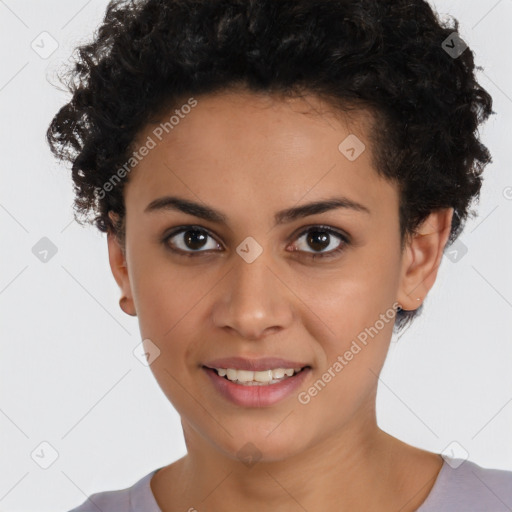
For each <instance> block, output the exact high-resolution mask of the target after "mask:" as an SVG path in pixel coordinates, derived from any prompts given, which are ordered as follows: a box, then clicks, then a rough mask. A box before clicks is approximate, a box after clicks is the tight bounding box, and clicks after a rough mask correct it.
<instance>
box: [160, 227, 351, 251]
mask: <svg viewBox="0 0 512 512" xmlns="http://www.w3.org/2000/svg"><path fill="white" fill-rule="evenodd" d="M187 231H199V232H201V233H205V234H206V235H207V236H209V237H210V238H213V239H214V240H215V237H213V236H212V235H211V234H210V232H209V231H208V230H207V229H205V228H202V227H199V226H193V225H190V226H181V227H180V228H177V229H175V230H173V231H172V232H171V233H168V234H166V235H165V236H164V237H163V238H162V240H161V242H162V243H163V244H164V246H165V247H166V249H168V250H169V251H171V252H172V253H174V254H177V255H178V256H184V257H189V258H190V257H196V256H200V255H201V254H203V253H208V252H209V251H201V250H198V251H193V252H188V251H182V250H181V249H174V248H172V247H171V246H170V244H169V240H170V239H171V238H173V237H175V236H176V235H179V234H182V233H186V232H187ZM313 231H321V232H322V233H327V234H329V235H334V236H335V237H337V238H339V239H340V240H341V242H342V243H341V244H340V245H339V246H338V247H337V248H336V249H333V250H331V251H329V252H327V253H310V252H307V251H306V252H305V254H306V257H307V258H310V259H312V260H315V259H317V258H319V259H330V258H334V257H336V256H337V255H338V254H339V253H341V252H342V251H344V250H345V248H346V246H348V245H350V240H349V238H348V237H347V236H346V235H344V234H343V233H340V232H339V231H337V230H334V229H332V228H330V227H327V226H322V225H317V224H315V225H313V226H308V228H307V229H305V230H303V231H301V233H300V234H299V235H297V237H296V239H299V238H301V237H302V236H303V235H305V234H308V233H310V232H313ZM217 243H218V242H217ZM293 252H297V253H300V252H304V251H299V250H297V251H293Z"/></svg>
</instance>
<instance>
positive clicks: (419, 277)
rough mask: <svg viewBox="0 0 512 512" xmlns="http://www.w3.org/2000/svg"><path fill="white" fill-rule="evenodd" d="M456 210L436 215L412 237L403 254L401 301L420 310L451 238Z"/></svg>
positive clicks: (398, 298)
mask: <svg viewBox="0 0 512 512" xmlns="http://www.w3.org/2000/svg"><path fill="white" fill-rule="evenodd" d="M452 217H453V208H444V209H439V210H436V211H434V212H432V213H431V214H430V215H429V216H428V217H427V218H426V219H425V221H424V222H423V223H422V224H421V226H419V227H418V229H417V230H416V233H415V234H414V235H411V237H410V240H409V241H408V243H407V245H406V247H405V249H404V254H403V259H402V273H401V278H400V286H399V290H398V296H397V302H398V303H399V304H400V306H401V308H402V309H404V310H406V311H410V310H414V309H417V308H418V307H419V306H420V305H421V304H422V302H423V300H424V299H425V297H426V295H427V294H428V292H429V291H430V289H431V288H432V286H433V285H434V283H435V280H436V277H437V272H438V269H439V266H440V264H441V260H442V257H443V251H444V248H445V246H446V242H447V241H448V238H449V236H450V231H451V224H452Z"/></svg>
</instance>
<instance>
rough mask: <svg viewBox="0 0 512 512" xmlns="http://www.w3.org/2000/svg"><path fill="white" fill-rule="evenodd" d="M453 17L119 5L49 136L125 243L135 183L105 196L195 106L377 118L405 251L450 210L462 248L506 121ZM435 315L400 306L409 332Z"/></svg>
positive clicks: (90, 202) (274, 0)
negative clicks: (286, 106) (298, 107)
mask: <svg viewBox="0 0 512 512" xmlns="http://www.w3.org/2000/svg"><path fill="white" fill-rule="evenodd" d="M447 18H448V21H441V20H440V17H439V15H438V14H437V13H435V12H434V11H433V9H432V8H431V6H430V5H429V4H428V3H427V2H425V1H423V0H140V1H137V0H114V1H111V2H110V3H109V4H108V6H107V9H106V13H105V17H104V20H103V22H102V24H101V25H100V26H99V28H98V29H97V30H96V31H95V34H94V38H93V40H92V42H89V43H87V44H83V45H81V46H79V47H78V48H77V49H76V58H75V60H74V62H73V66H72V67H71V68H70V69H69V70H68V71H67V74H66V77H65V78H64V79H63V78H62V77H61V81H62V82H63V83H64V84H65V86H66V87H67V89H68V91H69V92H71V93H72V98H71V100H70V101H69V103H67V104H66V105H64V106H63V107H62V108H61V109H60V110H59V111H58V113H57V114H56V115H55V117H54V118H53V120H52V121H51V124H50V126H49V128H48V131H47V134H46V137H47V141H48V143H49V145H50V148H51V150H52V152H53V154H54V155H55V156H57V157H58V158H60V159H64V160H67V161H68V162H70V163H71V164H72V177H73V182H74V189H75V194H76V197H75V205H74V207H75V219H76V220H77V222H79V223H82V222H81V221H80V218H79V217H80V216H81V217H85V220H86V221H87V222H91V223H94V224H95V225H96V226H97V228H98V229H99V230H100V231H102V232H113V233H115V234H116V236H118V237H119V239H120V240H122V241H123V243H124V229H125V228H124V218H125V207H124V200H123V184H124V183H126V180H127V179H128V177H126V178H124V180H123V181H122V182H121V183H119V185H118V186H115V187H111V190H109V192H108V193H105V191H104V190H105V189H104V188H103V187H104V185H105V183H106V182H108V181H109V179H111V177H112V176H113V175H114V173H115V172H116V170H118V169H119V167H120V166H122V165H123V163H125V162H127V160H128V159H129V157H130V151H132V150H133V142H134V139H135V137H136V136H137V134H138V133H139V132H140V131H141V130H142V129H143V128H144V127H145V126H146V124H147V123H148V122H152V120H153V119H155V118H158V116H160V115H161V114H162V112H165V111H166V109H169V110H167V112H170V110H171V109H172V108H173V107H176V106H178V105H179V102H180V101H182V100H183V98H186V97H190V96H192V95H195V96H197V95H201V94H213V93H214V92H216V91H223V90H227V91H229V90H233V89H235V88H237V87H243V88H245V89H246V90H248V91H250V92H254V93H268V94H281V95H287V96H288V97H291V96H294V95H295V96H299V95H301V94H303V93H306V94H311V93H312V94H315V95H317V96H318V97H319V98H321V99H324V100H326V101H328V102H329V104H330V105H332V106H333V107H334V108H335V109H337V111H339V112H345V113H348V111H349V110H354V109H355V110H357V109H366V110H367V111H369V112H370V113H371V114H372V119H374V120H375V121H374V124H373V127H372V130H371V134H370V139H371V141H372V143H373V147H372V155H373V159H374V165H375V168H376V171H377V172H378V174H379V175H380V176H383V177H386V178H387V179H389V180H392V181H393V182H394V183H396V184H397V185H398V190H399V197H400V210H399V220H400V232H401V237H402V248H403V244H404V242H405V239H406V236H409V235H411V234H413V233H414V230H415V229H416V228H417V227H418V226H419V225H420V223H421V222H422V221H423V220H425V219H426V217H427V216H428V215H429V214H430V213H431V212H432V211H434V210H436V209H440V208H446V207H453V208H454V215H453V220H452V226H451V232H450V237H449V240H448V244H447V246H448V245H451V243H453V242H454V241H455V239H456V238H457V237H458V236H459V234H460V232H461V231H462V229H463V227H464V224H465V221H466V218H467V217H468V214H471V215H474V212H473V211H471V210H470V206H471V203H472V201H473V200H475V199H478V198H479V194H480V188H481V184H482V177H481V174H482V171H483V169H484V167H485V166H486V165H487V164H488V163H489V162H491V156H490V153H489V151H488V149H487V148H486V146H484V145H483V144H482V143H481V142H480V140H479V136H478V126H479V124H480V123H482V122H483V121H485V120H486V119H487V118H488V117H489V116H490V115H491V114H494V113H495V112H493V110H492V98H491V96H490V95H489V94H488V92H487V91H485V90H484V89H483V88H482V87H481V86H480V85H479V84H478V83H477V81H476V78H475V69H481V68H480V67H476V66H475V64H474V55H473V53H472V51H471V49H470V48H467V46H466V45H465V43H464V41H463V40H462V38H461V37H460V36H459V34H458V28H459V23H458V21H457V20H456V19H454V18H453V17H452V16H450V17H447ZM110 211H111V212H113V213H115V214H117V216H114V218H116V217H117V219H118V221H116V220H112V219H111V218H110V217H109V215H108V213H109V212H110ZM91 212H92V213H93V214H94V216H93V218H91V217H90V213H91ZM421 310H422V306H420V308H418V309H417V310H413V311H406V310H402V309H399V310H398V313H397V317H396V320H395V327H398V329H399V330H400V329H401V328H402V327H404V326H405V325H406V324H408V323H409V322H410V320H412V318H413V317H414V316H416V315H417V314H418V313H420V312H421Z"/></svg>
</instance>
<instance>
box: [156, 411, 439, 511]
mask: <svg viewBox="0 0 512 512" xmlns="http://www.w3.org/2000/svg"><path fill="white" fill-rule="evenodd" d="M366 419H368V418H366ZM184 429H185V434H186V439H187V448H188V454H187V455H186V456H185V457H183V458H182V459H180V460H179V461H177V462H175V463H174V464H171V466H168V467H167V468H164V470H161V471H162V473H161V475H159V478H155V477H156V476H157V475H155V477H154V481H153V482H152V489H153V493H154V495H155V497H156V499H157V502H158V504H159V506H160V508H161V509H162V511H163V512H174V510H191V509H192V510H193V509H197V510H209V511H213V512H221V511H224V510H226V508H229V509H230V510H236V509H242V510H244V511H246V512H253V511H254V512H256V511H260V510H262V509H265V508H268V506H269V504H271V505H272V508H273V509H278V510H283V511H295V510H301V509H302V510H325V511H327V512H329V511H332V512H334V511H336V512H340V511H345V510H346V511H349V510H350V511H353V510H373V511H380V510H401V511H402V512H406V511H408V510H411V511H413V510H416V509H417V508H418V507H419V506H420V505H421V503H422V502H423V501H424V500H425V499H426V497H427V496H428V494H429V493H430V490H431V488H432V486H433V484H434V482H435V478H436V476H437V474H438V472H439V470H440V468H441V464H442V459H440V457H439V456H437V455H435V454H431V453H430V452H425V451H423V450H419V449H417V448H414V447H411V446H409V445H407V444H405V443H402V442H401V441H399V440H398V439H395V438H394V437H392V436H390V435H388V434H386V433H385V432H383V431H382V430H380V429H379V428H378V426H377V424H376V422H372V421H367V422H363V423H361V422H353V423H352V424H351V425H348V426H347V427H346V428H345V429H343V430H339V431H336V432H333V433H332V434H331V435H330V436H326V437H324V438H323V439H322V441H321V442H319V443H317V444H315V445H311V446H308V447H307V449H305V450H302V451H300V453H298V454H295V455H293V456H290V457H287V458H286V459H282V460H277V461H275V460H274V461H265V460H263V459H262V460H260V461H258V462H256V463H255V464H254V465H249V464H244V463H243V462H241V461H240V460H237V459H236V458H232V457H228V456H226V455H225V454H223V453H222V452H219V450H218V449H216V448H214V447H213V446H212V445H211V444H209V443H208V442H207V441H205V439H204V438H203V437H202V436H200V435H199V434H198V433H197V432H196V431H195V430H193V429H192V428H187V427H186V426H184ZM159 473H160V472H159ZM171 504H172V505H171ZM226 504H229V507H227V505H226Z"/></svg>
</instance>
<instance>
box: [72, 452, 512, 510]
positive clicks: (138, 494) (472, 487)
mask: <svg viewBox="0 0 512 512" xmlns="http://www.w3.org/2000/svg"><path fill="white" fill-rule="evenodd" d="M159 469H161V468H157V469H155V470H153V471H151V473H148V474H147V475H145V476H143V477H142V478H141V479H140V480H138V481H137V482H135V483H134V484H133V485H132V486H131V487H128V488H126V489H120V490H117V491H105V492H99V493H96V494H92V495H91V496H90V497H89V498H88V499H87V500H86V501H85V502H84V503H82V504H81V505H80V506H79V507H77V508H74V509H73V510H70V511H69V512H98V510H101V511H102V512H162V511H161V510H160V508H159V507H158V504H157V502H156V500H155V497H154V495H153V493H152V491H151V487H150V485H149V483H150V481H151V478H152V476H153V475H154V474H155V473H156V472H157V471H158V470H159ZM511 511H512V471H504V470H499V469H489V468H482V467H480V466H478V465H477V464H475V463H474V462H471V461H469V460H466V461H462V459H457V458H451V457H445V461H444V464H443V466H442V467H441V471H440V472H439V474H438V476H437V479H436V481H435V483H434V486H433V487H432V490H431V491H430V494H429V495H428V496H427V499H426V500H425V501H424V502H423V504H422V505H421V507H420V508H419V509H418V510H417V511H416V512H511Z"/></svg>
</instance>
